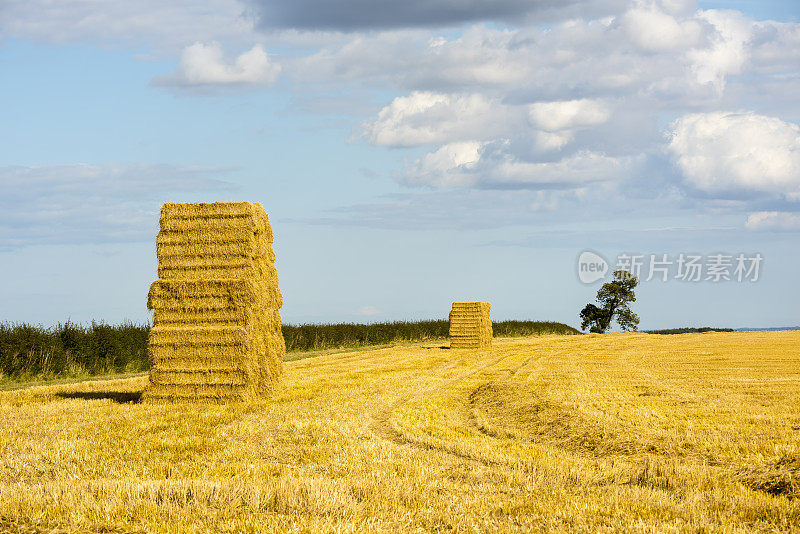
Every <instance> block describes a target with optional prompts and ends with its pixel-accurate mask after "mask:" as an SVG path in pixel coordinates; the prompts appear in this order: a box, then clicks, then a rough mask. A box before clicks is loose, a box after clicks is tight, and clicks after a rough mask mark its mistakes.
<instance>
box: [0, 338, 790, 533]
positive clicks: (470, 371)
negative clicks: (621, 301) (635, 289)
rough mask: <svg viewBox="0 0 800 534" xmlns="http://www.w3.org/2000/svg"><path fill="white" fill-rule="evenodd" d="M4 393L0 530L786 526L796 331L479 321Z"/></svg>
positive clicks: (732, 528) (758, 528) (720, 528)
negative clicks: (473, 337)
mask: <svg viewBox="0 0 800 534" xmlns="http://www.w3.org/2000/svg"><path fill="white" fill-rule="evenodd" d="M284 369H285V375H284V380H283V383H282V385H281V386H280V388H279V389H278V391H277V392H276V393H275V395H274V396H273V397H272V398H271V399H268V400H265V401H262V402H260V403H256V404H239V405H188V404H183V405H180V404H178V405H147V404H140V403H138V402H137V399H138V396H139V395H140V393H141V391H142V390H143V389H144V387H145V385H146V382H147V378H146V376H138V377H133V378H126V379H122V380H109V381H94V382H86V383H81V384H72V385H64V384H62V385H56V386H41V387H34V388H29V389H25V390H16V391H6V392H0V531H4V530H10V531H23V532H27V531H30V532H35V531H48V532H58V531H76V530H77V531H104V532H117V531H120V532H122V531H125V532H129V531H152V532H161V531H163V532H184V531H196V532H207V531H215V532H219V531H229V532H250V531H252V532H260V531H276V530H278V531H284V530H288V531H311V532H316V531H339V532H347V531H364V530H368V529H369V530H371V531H374V532H381V531H404V532H414V531H420V532H424V531H443V532H475V531H478V532H480V531H539V530H549V531H552V530H556V531H558V530H560V531H591V532H597V531H609V532H611V531H619V530H626V531H685V532H695V531H726V532H736V531H754V530H755V531H776V530H785V531H792V530H795V531H796V530H798V529H800V332H746V333H706V334H684V335H676V336H657V335H648V334H607V335H588V336H539V337H530V338H505V339H495V341H494V345H493V346H492V347H491V348H489V349H481V350H464V349H461V350H449V349H446V348H442V347H440V346H439V345H438V344H428V345H421V344H416V345H407V346H396V347H389V348H380V349H375V350H359V351H355V352H338V353H330V354H325V355H322V356H317V357H313V358H304V359H298V360H294V361H290V362H287V363H286V364H285V367H284Z"/></svg>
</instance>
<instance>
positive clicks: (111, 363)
mask: <svg viewBox="0 0 800 534" xmlns="http://www.w3.org/2000/svg"><path fill="white" fill-rule="evenodd" d="M494 328H495V335H496V336H527V335H537V334H575V333H577V330H575V329H574V328H572V327H569V326H567V325H565V324H561V323H555V322H550V321H500V322H497V323H495V326H494ZM447 330H448V322H447V321H443V320H432V321H395V322H388V323H373V324H353V323H339V324H302V325H283V337H284V339H285V340H286V349H287V350H288V351H290V352H297V351H312V350H326V349H336V348H342V347H362V346H368V345H386V344H389V343H396V342H400V341H427V340H435V339H444V338H446V337H447ZM149 331H150V326H149V325H146V324H145V325H141V324H133V323H125V324H121V325H107V324H104V323H97V322H92V324H91V325H89V326H83V325H78V324H75V323H71V322H69V321H67V322H66V323H64V324H59V325H57V326H55V327H50V328H47V327H44V326H41V325H39V326H36V325H29V324H0V381H8V380H14V381H18V380H36V379H49V378H60V377H81V376H95V375H101V374H112V373H136V372H141V371H146V370H147V369H148V368H149V363H148V360H147V335H148V333H149Z"/></svg>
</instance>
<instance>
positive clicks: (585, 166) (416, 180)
mask: <svg viewBox="0 0 800 534" xmlns="http://www.w3.org/2000/svg"><path fill="white" fill-rule="evenodd" d="M635 164H636V161H635V158H615V157H609V156H606V155H605V154H601V153H595V152H588V151H582V152H577V153H575V154H572V155H570V156H565V157H563V158H561V159H559V160H556V161H529V160H525V159H522V158H521V157H519V156H518V155H516V154H515V153H514V151H513V150H512V147H511V144H510V143H509V142H507V141H500V142H493V143H484V144H481V143H478V142H463V143H451V144H447V145H443V146H442V147H440V148H438V149H437V150H435V151H433V152H430V153H428V154H425V155H424V156H422V157H421V158H419V159H417V160H416V161H413V162H411V163H410V164H409V165H408V166H407V168H406V170H405V174H403V175H402V176H400V180H401V181H402V182H403V183H406V184H408V185H418V186H419V185H424V186H432V187H461V188H464V187H466V188H480V189H578V188H580V187H582V186H584V185H585V184H589V183H593V182H611V181H618V180H621V179H624V178H626V177H628V176H629V175H630V173H631V169H632V168H633V167H634V166H635Z"/></svg>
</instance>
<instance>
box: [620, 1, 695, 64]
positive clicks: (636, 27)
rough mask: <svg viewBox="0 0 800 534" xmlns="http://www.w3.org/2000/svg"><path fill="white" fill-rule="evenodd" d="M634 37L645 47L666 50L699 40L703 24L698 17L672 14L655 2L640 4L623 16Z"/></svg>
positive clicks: (632, 37)
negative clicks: (682, 16)
mask: <svg viewBox="0 0 800 534" xmlns="http://www.w3.org/2000/svg"><path fill="white" fill-rule="evenodd" d="M620 19H621V20H620V24H621V25H622V27H623V28H624V29H625V32H626V33H627V34H628V35H629V36H630V38H631V41H633V43H635V44H636V45H637V46H638V47H639V48H641V49H642V50H646V51H650V52H663V51H669V50H680V49H685V48H686V47H689V46H694V45H697V44H699V41H700V39H701V37H702V34H703V27H702V25H701V24H700V22H699V21H697V20H692V19H684V20H681V19H680V18H678V17H675V16H673V15H672V14H670V13H668V12H667V11H665V10H662V9H661V8H660V7H659V6H658V5H657V4H656V3H651V4H640V5H638V6H636V7H634V8H633V9H631V10H629V11H628V12H627V13H625V14H624V15H623V16H622V17H621V18H620Z"/></svg>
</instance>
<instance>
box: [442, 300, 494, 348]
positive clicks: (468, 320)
mask: <svg viewBox="0 0 800 534" xmlns="http://www.w3.org/2000/svg"><path fill="white" fill-rule="evenodd" d="M491 309H492V305H491V304H489V303H488V302H454V303H453V308H452V310H450V348H453V349H477V348H481V347H488V346H489V345H491V344H492V319H491V318H490V317H489V312H490V311H491Z"/></svg>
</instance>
